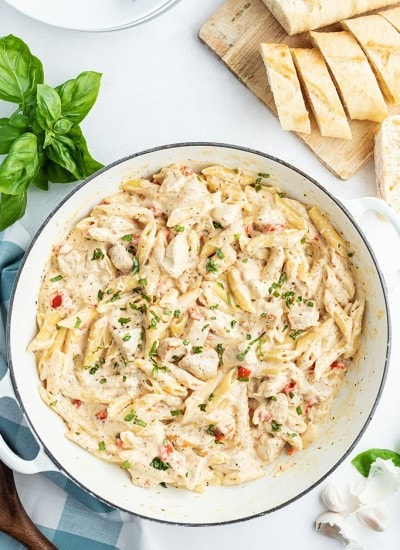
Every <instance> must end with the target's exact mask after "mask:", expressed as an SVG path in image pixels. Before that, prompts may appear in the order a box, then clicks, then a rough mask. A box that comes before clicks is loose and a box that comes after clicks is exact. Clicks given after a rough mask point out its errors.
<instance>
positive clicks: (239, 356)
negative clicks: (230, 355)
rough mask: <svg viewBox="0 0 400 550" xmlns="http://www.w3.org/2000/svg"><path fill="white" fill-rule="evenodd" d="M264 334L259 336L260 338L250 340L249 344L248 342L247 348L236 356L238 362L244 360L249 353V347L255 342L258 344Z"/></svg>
mask: <svg viewBox="0 0 400 550" xmlns="http://www.w3.org/2000/svg"><path fill="white" fill-rule="evenodd" d="M264 334H265V332H263V333H262V334H260V336H257V338H254V340H251V342H249V345H248V346H247V348H246V349H245V350H244V351H242V353H238V354H237V355H236V359H237V360H238V361H243V359H244V358H245V357H246V355H247V354H248V353H249V351H250V349H251V346H252V345H253V344H255V343H256V342H259V341H260V340H261V339H262V337H263V336H264Z"/></svg>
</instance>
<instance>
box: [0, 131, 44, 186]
mask: <svg viewBox="0 0 400 550" xmlns="http://www.w3.org/2000/svg"><path fill="white" fill-rule="evenodd" d="M38 169H39V155H38V150H37V140H36V136H35V135H34V134H31V133H30V132H26V133H25V134H22V135H21V136H19V137H18V138H17V139H16V140H15V141H14V143H13V144H12V145H11V147H10V150H9V152H8V154H7V156H6V158H5V159H4V161H3V163H2V164H1V165H0V193H6V194H8V195H19V194H20V193H23V192H24V191H26V189H27V187H28V185H29V184H30V182H31V180H32V179H33V178H34V177H35V175H36V172H37V171H38Z"/></svg>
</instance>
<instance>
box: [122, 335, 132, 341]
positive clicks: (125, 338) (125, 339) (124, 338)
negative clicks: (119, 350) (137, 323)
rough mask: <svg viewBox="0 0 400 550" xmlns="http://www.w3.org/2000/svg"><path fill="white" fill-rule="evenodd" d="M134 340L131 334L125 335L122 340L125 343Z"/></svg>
mask: <svg viewBox="0 0 400 550" xmlns="http://www.w3.org/2000/svg"><path fill="white" fill-rule="evenodd" d="M131 338H132V336H131V335H130V334H125V335H124V336H123V337H122V340H123V341H124V342H127V341H128V340H130V339H131Z"/></svg>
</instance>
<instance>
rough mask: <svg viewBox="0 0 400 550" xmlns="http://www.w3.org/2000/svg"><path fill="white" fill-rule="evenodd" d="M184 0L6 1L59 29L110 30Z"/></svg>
mask: <svg viewBox="0 0 400 550" xmlns="http://www.w3.org/2000/svg"><path fill="white" fill-rule="evenodd" d="M179 1H180V0H56V1H55V0H6V2H7V3H8V4H10V6H13V7H14V8H15V9H17V10H19V11H20V12H22V13H24V14H25V15H28V16H29V17H32V18H33V19H37V20H38V21H42V22H43V23H47V24H49V25H54V26H56V27H63V28H65V29H73V30H78V31H109V30H117V29H122V28H125V27H131V26H133V25H139V24H140V23H144V22H145V21H148V20H149V19H152V18H153V17H155V16H157V15H159V14H160V13H162V12H164V11H166V10H168V9H169V8H171V7H172V6H173V5H174V4H176V3H177V2H179Z"/></svg>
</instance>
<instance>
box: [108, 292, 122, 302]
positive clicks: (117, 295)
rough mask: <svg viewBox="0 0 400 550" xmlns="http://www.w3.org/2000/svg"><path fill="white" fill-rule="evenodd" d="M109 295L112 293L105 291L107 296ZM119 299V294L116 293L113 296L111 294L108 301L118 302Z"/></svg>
mask: <svg viewBox="0 0 400 550" xmlns="http://www.w3.org/2000/svg"><path fill="white" fill-rule="evenodd" d="M111 293H112V291H111V292H108V291H107V294H111ZM120 298H121V295H120V293H119V292H116V293H115V294H113V295H112V296H111V298H110V299H109V300H108V301H109V302H115V301H116V300H119V299H120Z"/></svg>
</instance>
